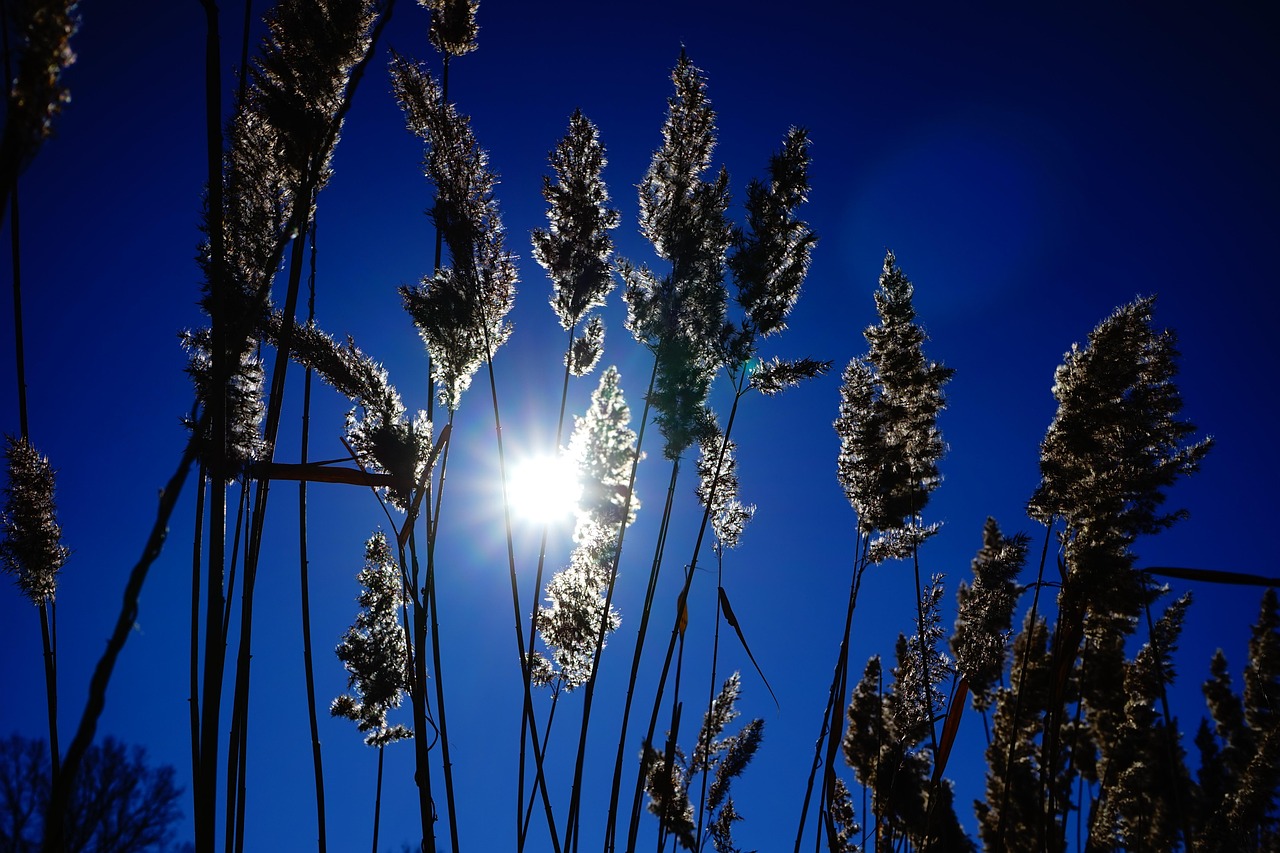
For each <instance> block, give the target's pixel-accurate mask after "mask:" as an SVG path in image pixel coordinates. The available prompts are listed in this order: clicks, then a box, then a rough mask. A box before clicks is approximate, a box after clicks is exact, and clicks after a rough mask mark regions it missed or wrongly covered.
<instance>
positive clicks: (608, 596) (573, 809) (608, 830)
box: [565, 358, 676, 851]
mask: <svg viewBox="0 0 1280 853" xmlns="http://www.w3.org/2000/svg"><path fill="white" fill-rule="evenodd" d="M657 376H658V361H657V359H656V358H655V359H654V362H653V370H652V372H651V373H650V374H649V387H648V389H647V390H646V391H645V394H644V410H643V411H642V413H641V415H640V431H639V434H638V435H637V436H636V455H635V458H634V459H632V461H631V475H630V478H629V480H628V482H627V499H626V504H625V506H623V508H622V519H623V520H622V521H621V522H619V529H618V547H617V550H616V551H614V555H613V566H611V567H610V570H609V584H608V587H607V589H606V590H605V597H604V612H605V613H608V612H609V607H610V606H611V605H612V604H613V593H614V589H615V587H616V586H617V582H618V566H619V564H620V563H621V561H622V545H623V542H624V541H625V539H626V535H627V524H626V519H627V518H629V517H630V515H631V499H632V496H633V495H635V488H636V471H637V470H638V468H639V467H640V456H641V452H642V451H641V448H643V446H644V433H645V427H646V426H647V425H648V422H649V400H650V398H651V397H652V396H653V386H654V382H655V381H656V380H657ZM675 473H676V472H675V471H672V483H671V486H670V487H669V488H668V490H667V504H668V506H669V505H670V503H671V499H672V496H673V495H674V489H675V482H674V475H675ZM667 517H668V512H667V511H666V510H665V509H664V511H663V519H664V521H663V523H662V524H661V525H660V529H661V531H662V533H661V534H660V535H659V539H658V541H659V547H661V543H662V541H663V540H664V539H665V531H666V522H665V519H666V518H667ZM652 581H653V578H652V577H651V578H650V586H651V587H652ZM651 601H652V597H651V596H649V595H648V594H646V600H645V607H644V608H643V609H642V610H641V613H640V623H641V627H640V631H641V636H642V635H643V632H644V630H645V625H646V624H647V623H648V619H649V604H650V603H651ZM606 629H607V623H606V622H601V624H600V628H599V630H598V632H597V634H596V647H595V651H594V653H593V657H592V662H591V675H590V677H589V678H588V679H587V686H586V694H585V696H584V697H583V700H584V701H583V704H582V728H581V730H580V731H579V733H578V754H577V758H576V760H575V761H574V767H573V791H572V798H571V800H570V804H569V825H568V827H567V828H566V829H565V850H566V851H567V850H570V849H576V844H577V812H578V804H579V802H580V801H581V790H582V772H583V766H584V764H585V762H586V750H587V730H588V727H589V725H590V723H591V706H592V700H593V699H594V697H595V689H596V676H597V675H598V674H599V672H600V656H601V654H602V653H603V651H604V637H605V631H606ZM641 642H642V641H641V639H640V637H637V639H636V656H635V657H633V658H632V669H631V677H630V680H629V681H628V685H627V696H626V702H625V705H624V708H623V711H622V734H621V735H620V736H619V738H618V754H617V757H616V758H615V759H614V766H613V782H612V785H613V787H612V793H611V795H610V797H609V813H608V817H607V820H606V823H605V842H604V845H605V849H606V850H611V849H612V848H613V843H614V834H615V831H616V827H617V817H618V791H619V789H620V788H621V786H622V762H623V757H624V754H625V749H626V732H627V719H628V716H629V714H630V712H631V700H632V693H633V691H634V689H635V680H636V672H637V669H638V660H637V658H638V656H639V651H640V643H641ZM571 836H572V837H571ZM571 840H572V842H573V844H574V847H573V848H570V841H571Z"/></svg>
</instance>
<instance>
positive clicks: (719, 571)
mask: <svg viewBox="0 0 1280 853" xmlns="http://www.w3.org/2000/svg"><path fill="white" fill-rule="evenodd" d="M716 586H717V587H718V588H720V589H724V550H723V549H722V548H721V549H717V551H716ZM723 616H724V613H723V612H722V609H721V605H720V596H719V595H717V596H716V616H715V633H714V634H713V635H712V639H711V680H710V682H709V683H710V685H711V686H710V688H709V692H708V695H707V717H708V718H709V717H710V716H711V712H712V710H713V709H714V707H715V702H716V667H717V665H718V664H719V662H720V620H721V618H722V617H723ZM710 734H711V733H710V732H709V731H708V732H707V736H708V738H710ZM702 749H703V752H705V753H706V754H708V755H710V754H711V742H710V740H709V739H708V740H705V741H703V743H702ZM710 775H711V774H710V773H709V772H707V770H706V769H705V768H704V769H703V772H702V790H701V791H700V792H699V794H698V831H697V833H696V834H695V835H694V836H693V837H694V838H696V839H698V840H699V842H701V839H702V821H703V818H704V817H705V816H706V808H707V780H708V777H709V776H710Z"/></svg>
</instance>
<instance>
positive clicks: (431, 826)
mask: <svg viewBox="0 0 1280 853" xmlns="http://www.w3.org/2000/svg"><path fill="white" fill-rule="evenodd" d="M430 508H431V504H430V501H428V502H427V509H428V518H427V527H428V529H430V527H431V519H430ZM416 537H417V532H416V529H415V528H414V527H412V526H411V527H410V528H409V541H408V548H409V553H410V554H412V557H413V560H412V566H413V571H412V574H410V573H409V569H408V566H407V565H406V555H405V548H406V546H404V545H400V546H399V549H398V550H399V557H400V573H401V575H402V576H406V577H409V578H410V592H411V593H412V594H411V595H410V596H409V599H410V603H411V604H412V605H413V618H412V620H411V625H406V627H405V630H406V631H409V630H412V638H411V642H410V643H409V654H410V657H411V658H412V659H413V663H412V666H413V671H412V678H410V680H409V685H410V689H409V701H410V704H411V705H412V707H413V745H414V764H415V767H416V768H417V773H416V774H415V782H416V783H417V788H418V813H419V816H420V817H421V821H422V851H423V853H435V850H436V836H435V801H434V800H433V799H432V797H431V760H430V752H429V751H430V749H431V747H430V745H429V744H428V742H427V662H426V658H425V657H424V655H425V654H426V652H425V649H426V641H427V619H426V614H425V613H424V607H423V601H422V592H421V587H419V585H418V584H419V580H420V567H419V564H418V555H417V539H416Z"/></svg>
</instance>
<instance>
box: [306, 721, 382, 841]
mask: <svg viewBox="0 0 1280 853" xmlns="http://www.w3.org/2000/svg"><path fill="white" fill-rule="evenodd" d="M386 748H387V747H386V745H385V744H381V745H379V746H378V784H377V793H375V794H374V796H373V847H372V853H378V824H379V822H380V820H381V817H382V757H383V752H385V751H386ZM321 849H323V848H321Z"/></svg>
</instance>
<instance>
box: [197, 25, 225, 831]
mask: <svg viewBox="0 0 1280 853" xmlns="http://www.w3.org/2000/svg"><path fill="white" fill-rule="evenodd" d="M201 5H202V6H203V7H204V11H205V92H204V94H205V156H206V167H207V170H208V174H207V178H206V184H207V186H208V193H209V201H208V224H207V228H208V237H209V270H210V278H211V279H212V283H213V288H212V289H213V293H214V299H215V300H217V306H216V308H215V310H214V311H213V312H211V323H212V328H211V334H210V338H211V340H210V356H211V359H212V375H213V387H214V388H222V387H223V386H224V385H225V384H226V377H227V365H226V361H225V355H224V354H225V352H226V346H225V340H224V339H225V323H224V320H223V317H224V315H225V310H224V305H225V296H224V293H225V291H226V286H225V279H226V268H225V264H226V248H225V234H224V230H223V226H224V223H223V209H224V201H223V192H222V189H223V187H222V147H223V139H222V86H221V77H222V64H221V39H220V37H219V33H218V6H217V4H216V3H215V2H214V0H201ZM208 419H209V428H210V431H211V436H210V438H211V444H212V446H213V448H214V449H215V450H214V459H213V460H212V462H213V468H212V470H210V471H209V474H210V483H211V488H210V506H209V571H208V576H207V577H206V579H205V582H206V586H207V592H206V596H205V607H206V617H205V640H204V685H203V690H202V691H201V692H200V694H199V696H200V698H201V700H202V701H201V702H200V708H199V715H200V735H199V744H198V745H197V744H195V743H193V744H192V752H193V753H195V754H196V755H197V756H198V761H197V762H196V764H195V766H194V767H193V774H194V777H195V779H194V783H193V784H192V796H193V798H194V808H193V816H194V821H195V837H196V853H213V846H214V839H215V838H216V831H215V829H214V821H215V819H216V818H215V815H216V812H217V805H218V794H217V790H216V786H217V779H218V768H217V759H218V735H219V725H218V718H219V715H220V710H221V702H222V675H223V670H224V666H225V658H226V639H225V636H226V635H225V629H224V627H223V626H224V622H223V619H222V611H223V606H224V604H223V569H224V566H225V565H226V553H225V550H224V543H225V537H226V515H227V495H226V480H225V476H224V475H225V472H224V471H223V470H222V468H223V464H224V463H223V455H224V453H225V448H226V440H227V423H226V407H225V405H224V401H223V398H222V395H221V394H218V393H214V394H210V395H209V400H208ZM193 657H194V655H193ZM193 693H194V691H193Z"/></svg>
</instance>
